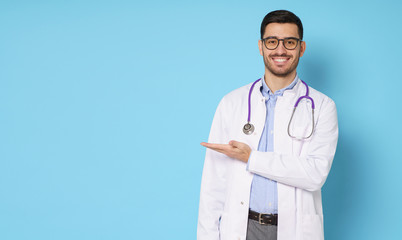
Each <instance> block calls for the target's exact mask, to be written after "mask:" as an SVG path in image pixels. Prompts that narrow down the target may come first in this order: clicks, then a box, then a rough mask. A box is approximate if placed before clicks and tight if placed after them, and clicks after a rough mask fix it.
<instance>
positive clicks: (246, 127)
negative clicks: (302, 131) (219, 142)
mask: <svg viewBox="0 0 402 240" xmlns="http://www.w3.org/2000/svg"><path fill="white" fill-rule="evenodd" d="M260 80H261V78H259V79H258V80H256V81H255V82H253V84H252V85H251V88H250V91H249V93H248V116H247V123H246V124H245V125H244V127H243V132H244V133H245V134H247V135H249V134H251V133H252V132H253V131H254V126H253V124H250V118H251V93H252V92H253V89H254V86H255V84H256V83H257V82H258V81H260ZM300 81H301V82H302V83H303V84H304V86H306V94H305V95H304V96H301V97H299V98H298V99H297V101H296V103H295V105H294V107H293V112H292V116H291V117H290V120H289V124H288V135H289V137H291V138H295V139H298V140H304V139H308V138H310V137H311V136H312V135H313V132H314V128H315V127H314V109H315V104H314V100H313V99H312V98H311V97H310V96H309V87H308V85H307V83H305V82H304V81H303V80H301V79H300ZM303 98H306V99H308V100H310V102H311V116H312V128H311V133H310V135H308V136H307V137H301V138H300V137H295V136H292V135H291V134H290V124H291V122H292V120H293V115H294V113H295V111H296V108H297V106H298V105H299V102H300V101H301V100H302V99H303Z"/></svg>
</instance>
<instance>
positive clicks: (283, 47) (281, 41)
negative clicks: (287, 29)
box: [276, 40, 286, 54]
mask: <svg viewBox="0 0 402 240" xmlns="http://www.w3.org/2000/svg"><path fill="white" fill-rule="evenodd" d="M283 44H284V42H283V40H280V41H279V44H278V47H277V48H276V52H277V53H279V54H282V53H286V48H285V46H284V45H283Z"/></svg>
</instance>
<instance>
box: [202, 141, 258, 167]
mask: <svg viewBox="0 0 402 240" xmlns="http://www.w3.org/2000/svg"><path fill="white" fill-rule="evenodd" d="M201 145H202V146H204V147H207V148H209V149H212V150H214V151H217V152H220V153H223V154H225V155H226V156H228V157H231V158H235V159H237V160H240V161H242V162H245V163H247V161H248V159H249V157H250V153H251V148H250V147H249V146H248V145H247V144H245V143H242V142H237V141H234V140H232V141H230V142H229V144H217V143H206V142H202V143H201Z"/></svg>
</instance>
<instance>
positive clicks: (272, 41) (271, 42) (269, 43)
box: [265, 38, 278, 49]
mask: <svg viewBox="0 0 402 240" xmlns="http://www.w3.org/2000/svg"><path fill="white" fill-rule="evenodd" d="M265 46H266V47H267V48H268V49H275V48H276V47H277V46H278V39H276V38H269V39H266V40H265Z"/></svg>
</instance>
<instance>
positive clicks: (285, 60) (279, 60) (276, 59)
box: [272, 57, 290, 63]
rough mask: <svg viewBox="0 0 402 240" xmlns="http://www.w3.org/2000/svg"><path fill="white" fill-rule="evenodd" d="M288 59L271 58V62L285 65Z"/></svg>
mask: <svg viewBox="0 0 402 240" xmlns="http://www.w3.org/2000/svg"><path fill="white" fill-rule="evenodd" d="M289 59H290V58H288V57H273V58H272V60H273V61H274V62H276V63H285V62H287V61H289Z"/></svg>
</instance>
